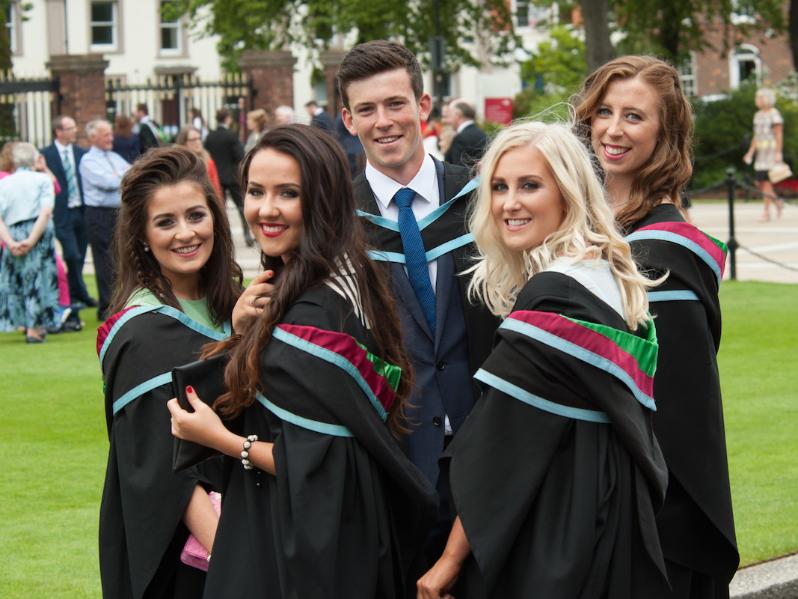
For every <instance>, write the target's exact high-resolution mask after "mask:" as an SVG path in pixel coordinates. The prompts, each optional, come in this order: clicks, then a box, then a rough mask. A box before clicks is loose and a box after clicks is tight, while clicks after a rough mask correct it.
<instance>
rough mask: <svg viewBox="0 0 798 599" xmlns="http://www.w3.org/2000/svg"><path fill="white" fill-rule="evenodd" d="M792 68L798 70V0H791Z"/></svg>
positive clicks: (789, 27) (789, 28)
mask: <svg viewBox="0 0 798 599" xmlns="http://www.w3.org/2000/svg"><path fill="white" fill-rule="evenodd" d="M788 30H789V33H790V54H792V70H793V71H798V0H790V14H789V26H788Z"/></svg>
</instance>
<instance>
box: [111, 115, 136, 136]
mask: <svg viewBox="0 0 798 599" xmlns="http://www.w3.org/2000/svg"><path fill="white" fill-rule="evenodd" d="M114 135H119V136H122V137H130V136H131V135H133V121H132V120H131V118H130V117H129V116H127V115H126V114H118V115H116V118H115V119H114Z"/></svg>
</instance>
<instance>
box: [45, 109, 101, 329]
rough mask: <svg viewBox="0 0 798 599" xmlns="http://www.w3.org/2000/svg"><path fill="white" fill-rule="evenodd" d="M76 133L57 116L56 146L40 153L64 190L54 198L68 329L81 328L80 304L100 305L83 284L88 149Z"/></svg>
mask: <svg viewBox="0 0 798 599" xmlns="http://www.w3.org/2000/svg"><path fill="white" fill-rule="evenodd" d="M77 133H78V128H77V125H76V124H75V121H74V120H73V119H72V118H71V117H68V116H57V117H55V118H54V119H53V137H54V139H53V143H51V144H50V145H49V146H47V147H46V148H42V150H41V153H42V156H44V161H45V162H46V163H47V168H49V169H50V171H52V173H53V174H54V175H55V177H56V179H58V184H59V186H60V187H61V191H60V192H59V193H58V194H57V195H56V196H55V211H54V213H53V222H54V224H55V236H56V237H57V238H58V241H59V243H60V244H61V251H62V253H63V256H62V257H63V259H64V263H65V264H66V267H67V282H68V284H69V298H70V302H71V304H72V313H73V315H74V317H73V318H71V319H70V320H69V321H68V322H67V323H66V324H65V327H64V329H65V330H70V328H72V327H74V328H76V329H77V330H79V329H80V326H81V325H80V319H79V318H78V316H77V314H78V308H79V307H80V305H81V304H83V305H85V306H90V307H95V306H97V300H95V299H94V298H93V297H91V296H90V295H89V292H88V290H87V289H86V283H85V282H84V281H83V264H84V262H85V260H86V248H87V247H88V243H89V242H88V236H87V233H86V222H85V218H84V204H83V180H82V179H81V176H80V169H79V167H80V161H81V160H82V159H83V155H84V154H85V153H86V150H84V149H83V148H81V147H80V146H78V145H76V144H75V139H76V138H77Z"/></svg>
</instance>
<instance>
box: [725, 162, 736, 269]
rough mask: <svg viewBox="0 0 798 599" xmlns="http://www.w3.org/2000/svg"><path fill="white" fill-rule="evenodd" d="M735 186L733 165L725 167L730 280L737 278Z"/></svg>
mask: <svg viewBox="0 0 798 599" xmlns="http://www.w3.org/2000/svg"><path fill="white" fill-rule="evenodd" d="M736 188H737V178H736V177H735V174H734V167H731V166H730V167H729V168H727V169H726V189H727V191H728V193H727V197H728V201H729V241H728V243H727V244H726V245H727V246H728V247H729V266H730V273H729V274H730V276H731V280H732V281H736V280H737V239H736V238H735V236H734V192H735V189H736Z"/></svg>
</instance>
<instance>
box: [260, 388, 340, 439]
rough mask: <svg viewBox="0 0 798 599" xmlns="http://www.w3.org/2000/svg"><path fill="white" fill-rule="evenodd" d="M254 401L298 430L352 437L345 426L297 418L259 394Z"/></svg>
mask: <svg viewBox="0 0 798 599" xmlns="http://www.w3.org/2000/svg"><path fill="white" fill-rule="evenodd" d="M255 399H257V400H258V402H259V403H260V404H261V405H262V406H263V407H264V408H266V409H267V410H269V411H270V412H271V413H272V414H274V415H275V416H277V417H278V418H279V419H280V420H284V421H286V422H290V423H291V424H293V425H296V426H298V427H300V428H305V429H307V430H309V431H314V432H316V433H321V434H323V435H331V436H333V437H354V435H353V434H352V433H351V431H350V430H349V429H348V428H346V427H345V426H341V425H339V424H328V423H327V422H319V421H318V420H311V419H310V418H304V417H303V416H299V415H297V414H294V413H293V412H289V411H288V410H284V409H283V408H281V407H280V406H277V405H275V404H273V403H272V402H270V401H269V400H268V399H266V398H265V397H263V395H261V394H260V393H258V394H257V395H256V396H255Z"/></svg>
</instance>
